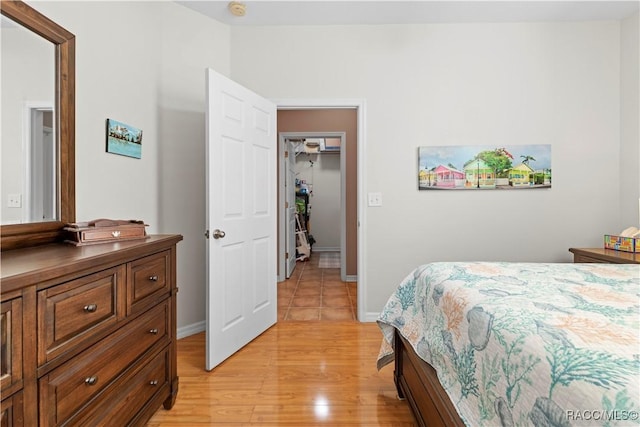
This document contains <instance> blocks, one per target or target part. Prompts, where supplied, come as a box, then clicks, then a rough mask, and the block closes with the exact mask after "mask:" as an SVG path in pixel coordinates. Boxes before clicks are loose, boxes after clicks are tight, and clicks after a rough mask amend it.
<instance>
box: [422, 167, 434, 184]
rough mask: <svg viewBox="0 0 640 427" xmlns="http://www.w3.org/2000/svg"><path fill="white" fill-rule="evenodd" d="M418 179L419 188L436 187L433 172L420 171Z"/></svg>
mask: <svg viewBox="0 0 640 427" xmlns="http://www.w3.org/2000/svg"><path fill="white" fill-rule="evenodd" d="M418 179H419V182H418V184H419V185H420V187H431V186H434V185H436V173H435V172H434V171H433V170H426V169H420V172H419V173H418Z"/></svg>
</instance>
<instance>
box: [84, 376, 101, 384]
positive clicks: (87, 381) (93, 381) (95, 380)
mask: <svg viewBox="0 0 640 427" xmlns="http://www.w3.org/2000/svg"><path fill="white" fill-rule="evenodd" d="M84 383H85V384H86V385H96V384H97V383H98V377H96V376H93V377H87V378H85V379H84Z"/></svg>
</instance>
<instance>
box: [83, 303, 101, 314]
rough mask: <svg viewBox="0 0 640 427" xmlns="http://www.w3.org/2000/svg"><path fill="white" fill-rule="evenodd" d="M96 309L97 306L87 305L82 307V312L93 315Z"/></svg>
mask: <svg viewBox="0 0 640 427" xmlns="http://www.w3.org/2000/svg"><path fill="white" fill-rule="evenodd" d="M97 309H98V304H88V305H85V306H84V311H86V312H87V313H95V311H96V310H97Z"/></svg>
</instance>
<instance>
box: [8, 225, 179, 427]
mask: <svg viewBox="0 0 640 427" xmlns="http://www.w3.org/2000/svg"><path fill="white" fill-rule="evenodd" d="M180 240H182V236H180V235H153V236H149V237H148V238H147V239H144V240H136V241H127V242H125V241H123V242H117V243H102V244H99V245H91V246H81V247H75V246H72V245H64V244H49V245H43V246H36V247H31V248H25V249H15V250H10V251H5V252H2V254H1V272H0V274H1V296H2V315H1V322H0V323H1V333H2V348H1V349H0V359H1V366H0V368H1V377H0V378H1V393H2V394H1V395H2V402H1V414H2V426H5V425H6V426H36V425H38V426H54V425H70V426H71V425H83V426H85V425H91V426H98V425H112V426H114V425H117V426H124V425H144V424H145V423H146V421H147V420H148V419H149V418H150V417H151V416H152V415H153V414H154V413H155V411H157V410H158V408H160V407H161V406H163V405H164V408H166V409H171V407H172V406H173V404H174V402H175V398H176V394H177V392H178V376H177V369H176V292H177V286H176V245H177V243H178V242H179V241H180Z"/></svg>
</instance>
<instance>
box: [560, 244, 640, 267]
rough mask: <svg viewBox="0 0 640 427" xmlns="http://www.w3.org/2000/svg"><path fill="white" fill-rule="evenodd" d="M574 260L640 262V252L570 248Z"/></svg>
mask: <svg viewBox="0 0 640 427" xmlns="http://www.w3.org/2000/svg"><path fill="white" fill-rule="evenodd" d="M569 252H571V253H573V262H600V263H609V264H640V254H637V253H636V254H634V253H631V252H622V251H614V250H613V249H605V248H570V249H569Z"/></svg>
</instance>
